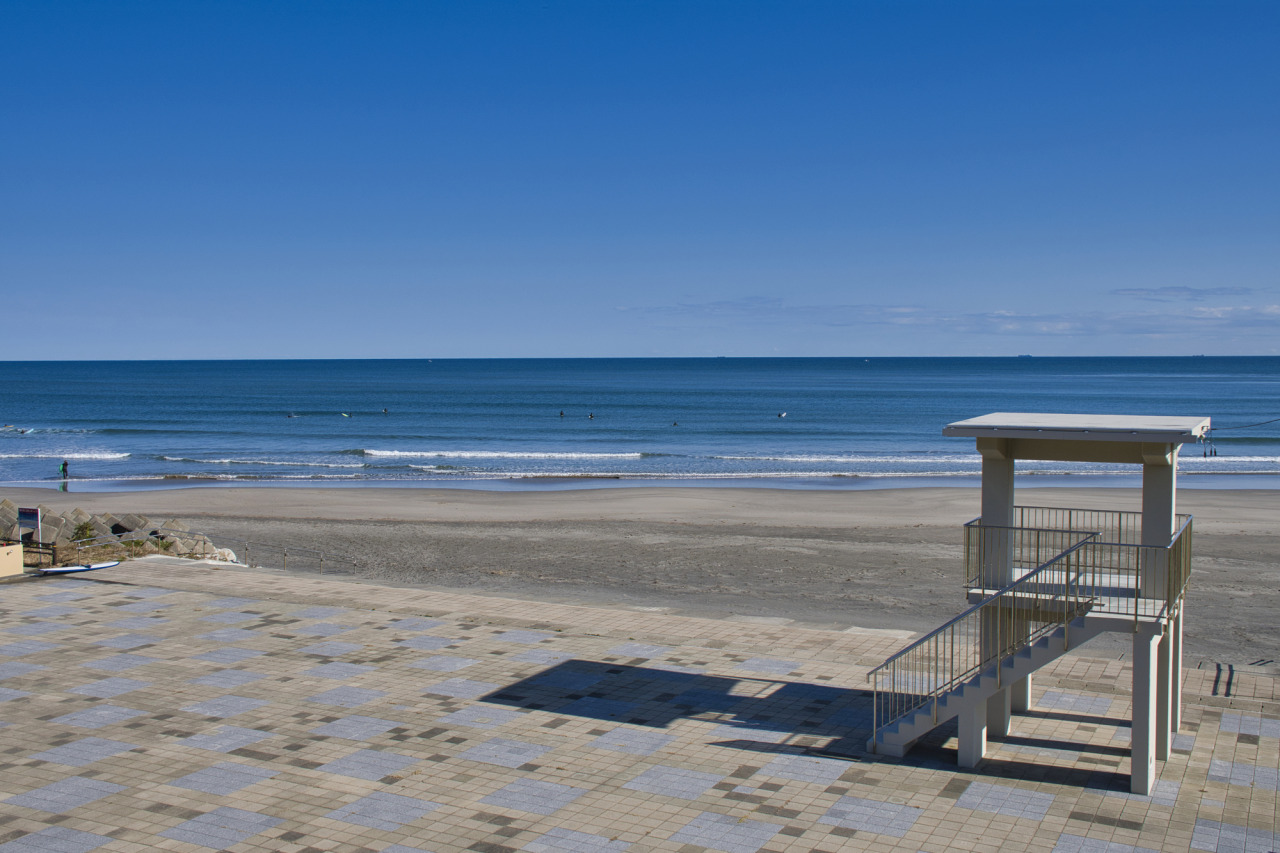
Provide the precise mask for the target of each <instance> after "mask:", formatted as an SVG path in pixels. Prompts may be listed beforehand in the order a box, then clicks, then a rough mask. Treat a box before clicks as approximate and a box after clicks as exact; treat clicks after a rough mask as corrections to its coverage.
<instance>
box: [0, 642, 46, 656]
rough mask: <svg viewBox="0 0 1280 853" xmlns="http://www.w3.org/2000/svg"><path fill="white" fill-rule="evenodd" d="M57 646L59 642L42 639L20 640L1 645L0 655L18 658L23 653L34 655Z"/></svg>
mask: <svg viewBox="0 0 1280 853" xmlns="http://www.w3.org/2000/svg"><path fill="white" fill-rule="evenodd" d="M56 648H58V644H57V643H46V642H43V641H41V640H20V641H19V642H16V643H7V644H5V645H3V646H0V655H4V656H5V657H11V658H16V657H22V656H23V655H33V654H35V653H36V652H47V651H49V650H51V649H56Z"/></svg>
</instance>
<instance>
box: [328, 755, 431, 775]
mask: <svg viewBox="0 0 1280 853" xmlns="http://www.w3.org/2000/svg"><path fill="white" fill-rule="evenodd" d="M417 761H418V759H416V758H414V757H413V756H411V755H401V754H400V753H398V752H386V751H384V750H378V749H358V750H356V751H355V752H353V753H351V754H350V755H344V756H343V757H342V758H339V759H336V760H334V761H330V762H329V763H328V764H324V765H321V766H320V767H319V768H317V769H319V770H321V771H323V772H325V773H335V774H337V775H338V776H350V777H352V778H353V779H367V780H369V781H371V782H376V781H378V780H379V779H381V778H382V777H383V776H390V775H391V774H392V773H396V772H398V771H400V770H403V769H404V768H406V767H408V766H409V765H411V764H416V763H417Z"/></svg>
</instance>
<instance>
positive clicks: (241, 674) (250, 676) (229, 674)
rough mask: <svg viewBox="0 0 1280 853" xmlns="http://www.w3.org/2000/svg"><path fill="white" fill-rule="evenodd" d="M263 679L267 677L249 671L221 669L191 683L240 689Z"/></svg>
mask: <svg viewBox="0 0 1280 853" xmlns="http://www.w3.org/2000/svg"><path fill="white" fill-rule="evenodd" d="M263 678H266V676H265V675H263V674H262V673H260V672H250V671H249V670H247V669H221V670H218V671H217V672H211V673H209V674H208V675H202V676H200V677H199V678H193V679H191V683H192V684H200V685H203V686H205V687H239V686H241V685H243V684H250V683H252V682H254V681H259V680H261V679H263Z"/></svg>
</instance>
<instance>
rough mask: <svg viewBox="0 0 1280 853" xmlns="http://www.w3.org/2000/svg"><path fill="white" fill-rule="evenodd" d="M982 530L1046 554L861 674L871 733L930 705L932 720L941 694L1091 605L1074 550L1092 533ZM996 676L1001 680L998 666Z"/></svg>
mask: <svg viewBox="0 0 1280 853" xmlns="http://www.w3.org/2000/svg"><path fill="white" fill-rule="evenodd" d="M987 530H988V531H990V532H991V533H992V534H993V535H992V537H991V539H992V541H991V542H988V543H987V546H988V547H999V548H1000V549H1002V553H1004V552H1003V549H1005V548H1006V547H1008V548H1009V549H1010V550H1009V551H1008V552H1007V553H1010V554H1012V555H1013V556H1015V557H1020V558H1022V559H1025V558H1026V557H1027V555H1028V554H1030V553H1033V552H1034V551H1036V550H1038V549H1044V550H1045V551H1049V552H1052V553H1053V556H1052V557H1050V558H1049V559H1047V560H1044V561H1043V562H1042V563H1041V564H1040V565H1039V566H1037V567H1036V568H1034V569H1033V570H1031V571H1029V572H1027V573H1026V574H1024V575H1023V576H1022V577H1019V578H1017V579H1016V580H1014V581H1013V582H1012V583H1009V584H1006V585H1005V586H1003V587H1001V588H999V589H997V590H996V591H995V592H993V593H991V594H990V595H988V596H987V597H985V598H984V599H983V600H982V601H980V602H978V603H977V604H974V605H973V606H972V607H970V608H969V609H968V610H965V611H964V612H963V613H961V614H960V615H958V616H956V617H955V618H953V619H951V620H950V621H948V622H947V623H945V624H944V625H942V626H940V627H938V628H935V629H934V630H933V631H931V632H929V633H928V634H926V635H925V636H923V637H921V638H919V639H918V640H916V641H915V642H913V643H911V644H910V645H908V646H907V647H906V648H904V649H902V650H901V651H899V652H898V653H897V654H895V655H893V656H892V657H890V658H888V659H887V660H886V661H885V662H884V663H882V664H880V665H879V666H877V667H876V668H875V669H873V670H871V671H870V672H868V673H867V680H868V681H871V682H872V690H873V693H874V699H873V716H872V731H873V735H872V736H873V739H878V737H879V734H880V732H881V731H882V730H883V729H885V728H886V727H887V726H890V725H892V724H893V723H894V722H896V721H898V720H900V719H902V718H903V717H906V716H907V715H909V714H911V713H913V712H915V711H917V710H918V709H920V708H922V707H924V706H926V705H929V704H930V703H932V713H933V719H934V722H935V723H936V722H937V715H938V702H939V700H940V699H941V698H942V696H944V695H945V694H947V693H949V692H951V691H952V690H955V689H956V688H958V687H959V686H960V685H961V684H963V683H964V682H966V681H968V680H970V679H972V678H974V677H975V676H977V675H979V674H980V673H981V672H982V671H983V670H985V669H987V668H988V667H989V666H991V665H992V664H993V663H996V662H998V661H1002V660H1004V659H1005V658H1006V657H1008V656H1009V655H1011V654H1013V653H1015V652H1017V651H1019V650H1021V649H1023V648H1025V647H1027V646H1029V645H1031V644H1032V643H1034V642H1035V641H1036V640H1038V639H1040V637H1042V636H1044V635H1046V634H1048V633H1051V632H1052V631H1054V630H1056V629H1057V628H1059V627H1064V626H1066V625H1068V624H1069V623H1070V622H1071V621H1072V620H1074V619H1076V618H1077V617H1078V616H1080V615H1083V614H1084V613H1086V612H1087V611H1088V609H1089V607H1090V606H1091V604H1092V599H1091V598H1090V597H1088V596H1083V595H1081V592H1080V583H1079V581H1080V576H1081V573H1082V570H1083V569H1084V561H1082V560H1081V559H1080V557H1079V555H1080V553H1081V549H1083V548H1084V547H1085V546H1086V545H1087V544H1089V543H1090V542H1093V541H1094V540H1096V539H1097V537H1098V534H1097V533H1096V532H1093V531H1079V530H1077V531H1064V530H1044V529H1042V530H1028V529H1025V528H1013V527H1004V528H996V527H994V526H987ZM1036 534H1039V535H1038V536H1037V535H1036ZM993 542H998V543H999V544H998V545H996V546H993ZM996 677H997V679H998V678H1000V672H999V667H996Z"/></svg>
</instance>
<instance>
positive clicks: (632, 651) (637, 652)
mask: <svg viewBox="0 0 1280 853" xmlns="http://www.w3.org/2000/svg"><path fill="white" fill-rule="evenodd" d="M670 652H671V647H670V646H655V645H651V644H649V643H623V644H622V645H620V646H614V647H613V648H611V649H609V651H607V652H605V654H607V655H616V656H618V657H624V658H657V657H662V656H663V655H665V654H669V653H670Z"/></svg>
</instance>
